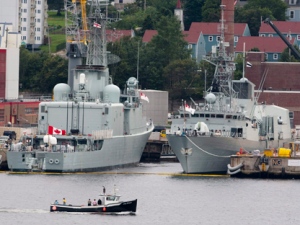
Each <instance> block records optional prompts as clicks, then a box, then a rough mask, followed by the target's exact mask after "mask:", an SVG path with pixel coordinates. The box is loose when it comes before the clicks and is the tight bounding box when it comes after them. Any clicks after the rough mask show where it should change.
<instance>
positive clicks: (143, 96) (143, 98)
mask: <svg viewBox="0 0 300 225" xmlns="http://www.w3.org/2000/svg"><path fill="white" fill-rule="evenodd" d="M140 96H141V99H142V100H145V101H147V102H149V98H148V97H147V96H146V95H145V94H144V93H143V92H141V94H140Z"/></svg>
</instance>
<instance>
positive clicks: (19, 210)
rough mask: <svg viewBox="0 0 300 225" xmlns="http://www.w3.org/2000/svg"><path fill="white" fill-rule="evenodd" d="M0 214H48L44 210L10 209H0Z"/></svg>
mask: <svg viewBox="0 0 300 225" xmlns="http://www.w3.org/2000/svg"><path fill="white" fill-rule="evenodd" d="M0 213H34V214H36V213H40V214H43V213H49V211H48V210H44V209H10V208H0Z"/></svg>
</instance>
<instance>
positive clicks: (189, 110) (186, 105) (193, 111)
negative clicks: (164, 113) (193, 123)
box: [184, 104, 195, 115]
mask: <svg viewBox="0 0 300 225" xmlns="http://www.w3.org/2000/svg"><path fill="white" fill-rule="evenodd" d="M184 109H185V111H187V112H189V113H191V114H193V115H194V113H195V109H193V108H191V107H190V106H189V105H188V104H185V107H184Z"/></svg>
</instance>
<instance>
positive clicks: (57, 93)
mask: <svg viewBox="0 0 300 225" xmlns="http://www.w3.org/2000/svg"><path fill="white" fill-rule="evenodd" d="M69 94H71V88H70V86H69V85H68V84H64V83H60V84H57V85H55V87H54V88H53V96H54V101H63V100H67V98H68V96H69Z"/></svg>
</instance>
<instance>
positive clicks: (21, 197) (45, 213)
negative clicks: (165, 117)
mask: <svg viewBox="0 0 300 225" xmlns="http://www.w3.org/2000/svg"><path fill="white" fill-rule="evenodd" d="M181 171H182V169H181V167H180V164H179V163H167V162H165V163H158V164H150V163H149V164H148V163H141V164H139V166H137V167H133V168H124V169H118V170H113V171H109V172H107V173H85V174H10V173H7V172H2V173H0V180H1V181H0V190H1V201H0V202H1V205H0V218H1V224H5V225H15V224H22V225H35V224H39V225H40V224H43V225H52V224H56V225H57V224H64V225H69V224H70V225H71V224H72V225H74V224H80V225H83V224H118V225H123V224H130V225H132V224H139V225H150V224H151V225H156V224H174V225H177V224H181V225H183V224H195V225H196V224H205V225H206V224H212V225H215V224H220V225H224V224H226V225H227V224H228V225H229V224H230V225H233V224H264V225H268V224H270V225H273V224H285V225H287V224H299V223H300V216H299V212H300V204H299V202H300V180H297V179H295V180H294V179H291V180H280V179H277V180H276V179H274V180H273V179H238V178H230V177H228V176H200V175H198V176H191V175H189V176H186V175H183V174H182V173H181ZM114 185H116V186H117V188H118V189H119V190H118V193H119V194H120V195H122V199H123V200H131V199H135V198H137V199H138V206H137V213H136V214H135V215H130V214H121V215H102V214H89V213H75V214H74V213H50V212H49V206H50V203H51V202H54V200H55V199H57V200H58V201H60V202H61V201H62V198H63V197H65V198H66V200H67V204H72V203H73V204H77V203H78V204H87V200H88V199H89V198H91V199H92V198H97V196H98V194H100V192H102V186H105V187H106V192H107V193H112V191H113V187H114Z"/></svg>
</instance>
